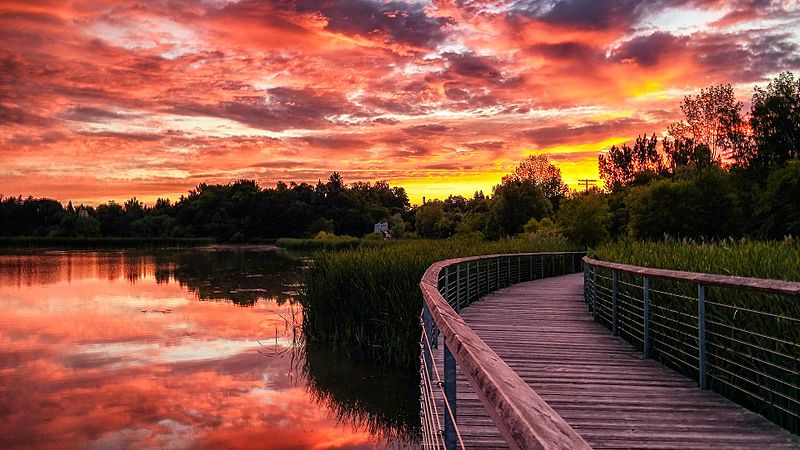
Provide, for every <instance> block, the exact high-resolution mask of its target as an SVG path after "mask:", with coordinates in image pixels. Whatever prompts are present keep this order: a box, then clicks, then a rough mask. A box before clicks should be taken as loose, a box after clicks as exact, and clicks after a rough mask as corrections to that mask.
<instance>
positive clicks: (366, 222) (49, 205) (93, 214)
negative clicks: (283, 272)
mask: <svg viewBox="0 0 800 450" xmlns="http://www.w3.org/2000/svg"><path fill="white" fill-rule="evenodd" d="M409 207H410V205H409V202H408V196H407V195H406V192H405V190H404V189H403V188H399V187H390V186H389V184H388V183H386V182H385V181H379V182H376V183H375V184H371V183H367V182H355V183H352V184H351V185H349V186H346V185H345V184H344V181H343V180H342V178H341V177H340V176H339V174H337V173H336V172H334V173H333V174H332V175H331V176H330V178H329V179H328V181H327V182H326V183H322V182H320V183H318V184H317V185H316V186H311V185H309V184H306V183H301V184H297V183H291V184H289V185H287V184H285V183H278V184H277V186H276V187H275V188H269V189H264V188H261V187H260V186H258V184H256V182H255V181H252V180H239V181H236V182H233V183H230V184H227V185H208V184H201V185H200V186H198V187H197V188H196V189H194V190H192V191H191V192H189V195H188V196H185V197H184V196H182V197H181V198H180V200H178V202H176V203H174V204H173V203H171V202H170V201H169V200H165V199H159V200H158V201H157V202H156V204H155V205H154V206H152V207H149V206H145V205H144V204H142V202H140V201H138V200H137V199H135V198H133V199H131V200H129V201H127V202H125V204H123V205H120V204H117V203H114V202H109V203H107V204H103V205H100V206H98V207H97V208H94V207H90V206H83V205H81V206H79V207H77V208H75V207H73V205H72V203H69V204H68V205H67V206H66V207H63V206H62V205H61V203H59V202H57V201H55V200H49V199H34V198H32V197H28V198H22V197H6V198H2V197H0V236H51V237H94V236H114V237H145V236H147V237H179V238H184V237H213V238H216V239H218V240H220V241H233V242H239V241H245V240H253V239H259V238H262V239H263V238H277V237H284V236H306V235H312V236H313V235H315V234H317V233H318V232H320V231H325V232H329V233H336V234H341V235H354V236H361V235H363V234H365V233H368V232H370V231H372V228H373V225H374V224H375V223H376V222H378V221H381V220H386V219H387V218H389V217H392V216H393V215H397V214H403V213H405V212H406V211H407V210H408V209H409Z"/></svg>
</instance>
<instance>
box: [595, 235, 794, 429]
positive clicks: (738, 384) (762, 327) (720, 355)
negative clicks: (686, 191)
mask: <svg viewBox="0 0 800 450" xmlns="http://www.w3.org/2000/svg"><path fill="white" fill-rule="evenodd" d="M590 255H591V256H593V257H595V258H597V259H602V260H606V261H614V262H620V263H626V264H632V265H637V266H644V267H653V268H661V269H675V270H683V271H691V272H704V273H716V274H723V275H737V276H747V277H757V278H768V279H778V280H786V281H800V245H799V244H798V243H797V242H792V241H788V242H755V241H749V240H741V241H734V240H727V241H721V242H715V243H695V242H692V241H667V242H661V243H657V242H620V243H615V244H606V245H603V246H600V247H599V248H597V249H595V250H594V251H592V252H590ZM610 278H611V273H610V271H609V270H600V271H599V272H598V279H597V284H598V286H599V290H598V292H599V303H598V306H599V307H598V308H597V312H596V314H597V318H598V321H600V322H601V323H603V324H605V325H606V326H608V327H611V323H610V311H611V310H610V289H611V282H610ZM641 283H642V281H641V277H639V276H635V275H632V274H627V273H620V274H619V281H618V287H619V294H618V298H619V301H620V306H619V329H620V336H622V337H623V338H625V339H626V340H628V341H629V342H631V343H632V344H633V345H634V346H637V347H638V348H642V340H643V335H642V288H641ZM650 302H651V316H650V317H651V319H650V330H651V335H650V338H651V342H652V345H651V348H650V351H651V356H652V357H654V358H655V359H657V360H659V361H661V362H663V363H664V364H666V365H668V366H671V367H672V368H674V369H676V370H678V371H679V372H682V373H684V374H685V375H687V376H688V377H690V378H693V379H695V380H697V379H698V377H699V371H698V368H697V367H698V356H697V355H698V352H699V349H698V338H697V335H698V302H697V285H696V284H694V283H687V282H677V281H670V280H663V279H652V280H651V285H650ZM706 349H707V355H708V356H707V361H708V362H707V364H708V366H707V372H706V373H707V380H708V383H709V387H710V388H711V389H713V390H715V391H717V392H719V393H721V394H723V395H725V396H727V397H728V398H730V399H732V400H734V401H736V402H738V403H740V404H742V405H743V406H746V407H748V408H750V409H752V410H753V411H756V412H758V413H760V414H762V415H764V416H765V417H767V418H769V419H770V420H772V421H774V422H776V423H778V424H779V425H781V426H783V427H784V428H786V429H788V430H790V431H792V432H794V433H798V432H800V420H798V416H800V388H798V387H799V386H800V298H797V297H792V296H782V295H771V294H764V293H759V292H754V291H748V290H744V289H733V288H723V287H716V286H709V287H707V292H706Z"/></svg>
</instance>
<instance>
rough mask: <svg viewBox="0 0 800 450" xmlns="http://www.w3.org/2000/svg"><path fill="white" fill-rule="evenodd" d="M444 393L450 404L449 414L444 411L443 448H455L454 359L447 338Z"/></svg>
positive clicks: (445, 344)
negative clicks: (451, 414)
mask: <svg viewBox="0 0 800 450" xmlns="http://www.w3.org/2000/svg"><path fill="white" fill-rule="evenodd" d="M444 395H445V397H446V398H447V403H448V404H449V405H450V411H451V412H452V413H453V417H450V414H449V413H448V412H447V411H445V412H444V445H445V448H446V449H448V450H450V449H455V448H456V427H455V423H453V422H454V419H456V420H457V418H458V415H457V408H456V359H455V358H453V353H452V352H450V346H449V345H448V342H447V340H445V342H444Z"/></svg>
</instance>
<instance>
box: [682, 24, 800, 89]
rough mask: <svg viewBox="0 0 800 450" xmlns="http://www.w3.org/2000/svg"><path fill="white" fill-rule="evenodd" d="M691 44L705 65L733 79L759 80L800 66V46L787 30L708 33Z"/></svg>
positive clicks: (733, 80)
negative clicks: (745, 34) (773, 32)
mask: <svg viewBox="0 0 800 450" xmlns="http://www.w3.org/2000/svg"><path fill="white" fill-rule="evenodd" d="M691 45H692V47H693V51H694V53H696V54H697V59H698V61H699V62H700V64H701V65H702V67H704V68H706V70H707V71H709V72H712V73H717V74H720V75H723V76H724V78H725V79H727V80H729V81H730V82H756V81H761V80H763V79H764V78H766V77H768V76H770V75H772V74H774V73H775V72H779V71H784V70H797V69H800V46H798V44H797V43H796V42H793V41H792V37H791V35H788V34H780V33H776V34H765V35H760V36H743V35H733V34H729V35H707V36H705V37H703V38H702V39H697V40H696V41H694V42H692V44H691Z"/></svg>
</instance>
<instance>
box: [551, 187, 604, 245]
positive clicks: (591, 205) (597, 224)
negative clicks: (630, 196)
mask: <svg viewBox="0 0 800 450" xmlns="http://www.w3.org/2000/svg"><path fill="white" fill-rule="evenodd" d="M557 223H558V225H559V227H560V228H561V232H562V233H563V234H564V236H566V237H567V238H569V239H571V240H573V241H574V242H577V243H578V244H579V245H581V246H582V247H593V246H595V245H597V244H599V243H601V242H604V241H606V240H608V239H609V238H610V237H611V235H610V233H609V228H610V226H611V213H610V210H609V207H608V200H607V199H606V197H605V195H604V194H602V193H600V192H596V191H588V192H580V193H577V194H575V195H574V196H572V197H570V198H568V199H567V200H565V201H564V203H563V204H562V205H561V210H560V211H559V212H558V220H557Z"/></svg>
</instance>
